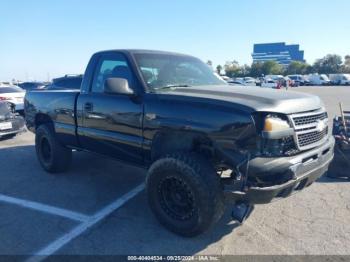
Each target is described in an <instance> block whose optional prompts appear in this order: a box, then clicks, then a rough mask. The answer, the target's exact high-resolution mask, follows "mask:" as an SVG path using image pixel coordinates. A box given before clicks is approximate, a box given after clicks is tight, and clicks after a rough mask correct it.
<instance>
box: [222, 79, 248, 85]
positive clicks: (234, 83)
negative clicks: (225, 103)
mask: <svg viewBox="0 0 350 262" xmlns="http://www.w3.org/2000/svg"><path fill="white" fill-rule="evenodd" d="M227 83H228V84H230V85H232V86H245V85H246V84H244V83H242V82H240V81H236V80H230V81H227Z"/></svg>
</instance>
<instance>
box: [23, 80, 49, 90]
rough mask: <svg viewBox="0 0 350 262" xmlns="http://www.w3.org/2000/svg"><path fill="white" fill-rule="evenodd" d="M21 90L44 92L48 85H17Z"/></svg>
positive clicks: (34, 83) (33, 83) (26, 83)
mask: <svg viewBox="0 0 350 262" xmlns="http://www.w3.org/2000/svg"><path fill="white" fill-rule="evenodd" d="M17 86H19V87H20V88H22V89H23V90H25V91H28V90H43V89H45V86H46V84H45V83H43V82H22V83H19V84H17Z"/></svg>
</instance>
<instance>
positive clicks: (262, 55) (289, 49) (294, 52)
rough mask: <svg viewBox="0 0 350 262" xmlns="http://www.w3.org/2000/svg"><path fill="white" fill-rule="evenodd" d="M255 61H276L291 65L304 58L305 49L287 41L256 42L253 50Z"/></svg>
mask: <svg viewBox="0 0 350 262" xmlns="http://www.w3.org/2000/svg"><path fill="white" fill-rule="evenodd" d="M252 57H253V62H254V63H255V62H265V61H271V60H272V61H276V62H278V63H279V64H282V65H289V64H290V62H292V61H301V62H305V60H304V51H302V50H299V45H286V43H283V42H282V43H268V44H255V45H254V50H253V54H252Z"/></svg>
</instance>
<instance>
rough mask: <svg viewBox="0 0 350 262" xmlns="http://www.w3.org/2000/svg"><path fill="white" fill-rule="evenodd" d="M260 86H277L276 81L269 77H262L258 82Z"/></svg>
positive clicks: (275, 87)
mask: <svg viewBox="0 0 350 262" xmlns="http://www.w3.org/2000/svg"><path fill="white" fill-rule="evenodd" d="M260 86H261V87H267V88H274V89H277V87H278V82H277V81H275V80H273V79H271V78H267V79H264V80H263V81H262V82H261V83H260Z"/></svg>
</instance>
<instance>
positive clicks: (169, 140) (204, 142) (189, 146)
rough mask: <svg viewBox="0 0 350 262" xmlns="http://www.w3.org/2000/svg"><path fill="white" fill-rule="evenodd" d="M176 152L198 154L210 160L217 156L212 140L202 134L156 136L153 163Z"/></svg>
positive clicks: (152, 152)
mask: <svg viewBox="0 0 350 262" xmlns="http://www.w3.org/2000/svg"><path fill="white" fill-rule="evenodd" d="M175 152H198V153H201V154H204V155H205V156H206V157H207V158H210V159H212V158H214V156H215V150H214V149H213V146H212V143H211V141H210V139H209V138H208V137H206V136H204V135H202V134H197V133H186V132H168V131H167V132H161V133H158V134H157V135H155V137H154V139H153V143H152V151H151V160H152V162H153V161H155V160H157V159H159V158H160V157H162V156H165V155H167V154H170V153H175Z"/></svg>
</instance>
